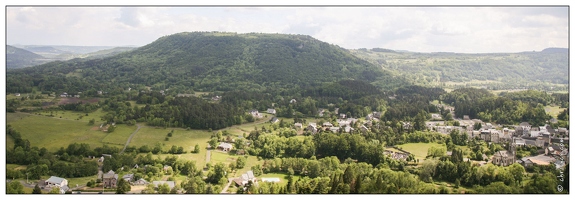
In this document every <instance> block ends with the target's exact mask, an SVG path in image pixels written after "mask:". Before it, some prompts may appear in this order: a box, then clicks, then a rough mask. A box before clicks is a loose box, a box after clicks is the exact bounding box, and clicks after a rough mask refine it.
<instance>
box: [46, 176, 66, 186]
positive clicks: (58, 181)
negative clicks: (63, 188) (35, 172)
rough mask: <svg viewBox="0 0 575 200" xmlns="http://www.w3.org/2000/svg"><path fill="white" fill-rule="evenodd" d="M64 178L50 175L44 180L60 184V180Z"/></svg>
mask: <svg viewBox="0 0 575 200" xmlns="http://www.w3.org/2000/svg"><path fill="white" fill-rule="evenodd" d="M64 180H66V179H64V178H60V177H57V176H51V177H50V178H49V179H48V180H46V182H50V183H55V184H62V181H64Z"/></svg>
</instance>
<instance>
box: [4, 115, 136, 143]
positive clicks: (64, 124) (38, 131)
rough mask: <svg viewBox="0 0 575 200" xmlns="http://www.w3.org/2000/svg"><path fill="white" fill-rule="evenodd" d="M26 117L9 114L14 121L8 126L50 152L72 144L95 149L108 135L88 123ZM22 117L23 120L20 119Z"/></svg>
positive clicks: (43, 117)
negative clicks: (86, 145) (81, 144)
mask: <svg viewBox="0 0 575 200" xmlns="http://www.w3.org/2000/svg"><path fill="white" fill-rule="evenodd" d="M24 115H27V114H23V113H7V114H6V116H7V119H12V120H11V121H8V124H10V125H12V127H14V129H15V130H16V131H18V132H20V134H21V135H22V138H24V139H28V140H29V141H30V144H31V145H32V146H38V147H40V148H41V147H46V148H47V149H48V150H50V151H56V150H58V149H59V148H60V147H67V146H68V145H69V144H72V143H87V144H89V145H90V147H92V148H95V147H98V146H102V140H103V139H104V138H106V136H107V135H108V134H107V133H106V132H102V131H99V130H92V128H93V126H90V125H88V123H87V122H82V121H76V120H66V119H58V118H52V117H46V116H39V115H28V116H24ZM20 117H21V118H22V119H19V118H20ZM7 141H9V140H7ZM124 141H125V140H124ZM117 146H118V147H121V146H123V145H117Z"/></svg>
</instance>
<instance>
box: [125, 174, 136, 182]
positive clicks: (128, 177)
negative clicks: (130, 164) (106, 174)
mask: <svg viewBox="0 0 575 200" xmlns="http://www.w3.org/2000/svg"><path fill="white" fill-rule="evenodd" d="M122 179H124V180H125V181H126V182H128V183H131V182H132V181H134V174H126V175H124V176H122Z"/></svg>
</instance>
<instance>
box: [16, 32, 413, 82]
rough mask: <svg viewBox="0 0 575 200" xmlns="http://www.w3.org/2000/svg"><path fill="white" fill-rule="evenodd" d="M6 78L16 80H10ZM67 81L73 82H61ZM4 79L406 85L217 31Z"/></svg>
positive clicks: (330, 54) (275, 38)
mask: <svg viewBox="0 0 575 200" xmlns="http://www.w3.org/2000/svg"><path fill="white" fill-rule="evenodd" d="M11 74H12V75H17V76H18V78H17V79H16V78H15V79H13V80H10V78H11ZM70 75H73V76H70ZM66 76H68V77H67V78H66V79H70V80H64V79H63V78H61V77H66ZM54 77H56V78H54ZM8 79H9V81H8V82H11V83H12V82H18V80H25V82H20V83H12V86H14V88H19V89H24V88H31V87H32V85H31V84H34V86H39V87H40V89H42V90H47V91H56V90H59V91H60V90H61V91H64V90H66V89H69V87H72V88H73V89H74V90H77V91H82V90H85V89H87V88H79V87H84V86H83V85H85V86H86V87H90V85H93V84H92V83H94V82H95V83H97V84H100V85H102V84H114V85H123V86H127V85H129V84H130V85H145V86H151V87H152V89H167V88H193V89H194V90H195V91H211V90H218V91H229V90H237V89H247V90H250V89H251V90H262V89H270V88H272V89H273V88H297V87H302V88H303V87H308V86H316V85H320V84H322V83H328V82H336V81H340V80H348V79H356V80H362V81H366V82H369V83H372V84H374V85H377V86H381V87H383V88H385V87H389V88H392V87H395V86H398V85H404V84H405V82H404V81H402V80H401V79H400V78H396V77H393V76H392V75H390V74H389V73H388V72H386V71H384V70H382V69H381V68H379V67H377V66H375V65H373V64H371V63H369V62H366V61H364V60H362V59H359V58H357V57H355V56H353V55H351V54H350V53H349V52H348V50H345V49H343V48H340V47H338V46H335V45H331V44H328V43H325V42H322V41H319V40H317V39H314V38H312V37H310V36H305V35H285V34H259V33H250V34H236V33H220V32H193V33H190V32H184V33H177V34H173V35H168V36H164V37H161V38H159V39H158V40H156V41H154V42H152V43H150V44H148V45H146V46H143V47H140V48H137V49H135V50H133V51H129V52H125V53H120V54H118V55H116V56H112V57H108V58H103V59H94V60H80V59H75V60H70V61H66V62H53V63H47V64H45V65H41V66H38V67H34V68H29V69H22V70H14V71H11V72H9V73H8ZM26 80H27V81H26ZM86 81H89V82H90V84H86ZM60 84H63V85H64V86H63V87H61V86H59V85H60ZM8 87H9V88H8V91H10V90H11V89H12V88H10V87H11V86H8ZM13 92H16V91H13Z"/></svg>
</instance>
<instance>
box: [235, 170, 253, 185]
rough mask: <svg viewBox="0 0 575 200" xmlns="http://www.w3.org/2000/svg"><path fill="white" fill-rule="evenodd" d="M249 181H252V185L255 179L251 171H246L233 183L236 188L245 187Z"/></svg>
mask: <svg viewBox="0 0 575 200" xmlns="http://www.w3.org/2000/svg"><path fill="white" fill-rule="evenodd" d="M249 181H252V183H256V182H257V179H256V177H255V176H254V172H253V171H252V170H250V171H247V172H246V173H245V174H242V176H240V177H239V178H236V179H234V182H235V183H236V184H237V185H238V186H244V185H246V184H247V183H248V182H249Z"/></svg>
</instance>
